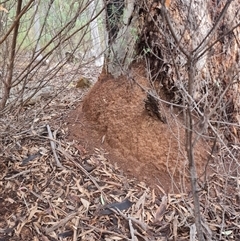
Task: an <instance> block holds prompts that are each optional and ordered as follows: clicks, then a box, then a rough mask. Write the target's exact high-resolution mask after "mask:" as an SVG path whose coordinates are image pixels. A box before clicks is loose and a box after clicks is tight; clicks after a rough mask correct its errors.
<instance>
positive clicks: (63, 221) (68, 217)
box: [45, 212, 78, 234]
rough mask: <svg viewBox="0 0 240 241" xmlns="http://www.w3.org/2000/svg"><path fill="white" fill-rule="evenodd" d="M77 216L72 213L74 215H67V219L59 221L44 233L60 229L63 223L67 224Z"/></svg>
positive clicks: (75, 213)
mask: <svg viewBox="0 0 240 241" xmlns="http://www.w3.org/2000/svg"><path fill="white" fill-rule="evenodd" d="M77 214H78V212H74V213H71V214H69V215H68V216H67V217H65V218H64V219H62V220H60V221H59V222H58V223H57V224H55V225H53V226H52V227H50V228H46V229H45V233H46V234H49V233H51V232H53V231H54V230H56V229H58V228H60V227H62V226H63V225H64V224H65V223H67V222H68V221H69V220H71V219H72V218H74V217H75V216H76V215H77Z"/></svg>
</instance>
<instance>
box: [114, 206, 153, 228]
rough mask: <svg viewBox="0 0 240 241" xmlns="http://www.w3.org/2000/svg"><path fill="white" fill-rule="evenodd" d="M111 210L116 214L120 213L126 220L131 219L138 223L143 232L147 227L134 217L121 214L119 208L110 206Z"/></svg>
mask: <svg viewBox="0 0 240 241" xmlns="http://www.w3.org/2000/svg"><path fill="white" fill-rule="evenodd" d="M111 210H112V211H113V212H114V213H116V214H120V215H121V216H122V217H123V218H125V219H126V220H131V221H133V222H134V223H136V224H137V225H139V226H140V227H141V228H142V229H143V230H144V231H145V232H146V231H147V230H148V229H149V227H148V225H147V224H145V223H143V222H141V221H139V220H137V219H136V218H134V217H128V216H126V215H125V214H123V213H122V212H121V211H120V210H119V209H113V208H111Z"/></svg>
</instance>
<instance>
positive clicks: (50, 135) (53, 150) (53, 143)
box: [47, 125, 63, 168]
mask: <svg viewBox="0 0 240 241" xmlns="http://www.w3.org/2000/svg"><path fill="white" fill-rule="evenodd" d="M47 131H48V136H49V138H51V139H53V134H52V131H51V129H50V127H49V125H47ZM50 144H51V148H52V152H53V155H54V158H55V161H56V164H57V167H61V168H62V167H63V166H62V164H61V162H60V161H59V159H58V156H57V152H56V144H55V142H54V141H51V140H50Z"/></svg>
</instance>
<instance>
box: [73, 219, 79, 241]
mask: <svg viewBox="0 0 240 241" xmlns="http://www.w3.org/2000/svg"><path fill="white" fill-rule="evenodd" d="M79 220H80V217H77V219H76V222H75V225H74V227H73V241H77V238H78V237H77V230H78V225H79Z"/></svg>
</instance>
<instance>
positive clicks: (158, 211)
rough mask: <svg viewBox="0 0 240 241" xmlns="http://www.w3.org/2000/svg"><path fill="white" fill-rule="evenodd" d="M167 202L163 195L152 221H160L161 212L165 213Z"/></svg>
mask: <svg viewBox="0 0 240 241" xmlns="http://www.w3.org/2000/svg"><path fill="white" fill-rule="evenodd" d="M167 202H168V199H167V196H166V195H164V196H163V197H162V202H161V204H160V206H159V207H158V209H157V212H156V216H155V221H154V222H160V221H161V220H162V217H163V214H164V213H165V211H166V209H167Z"/></svg>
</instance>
